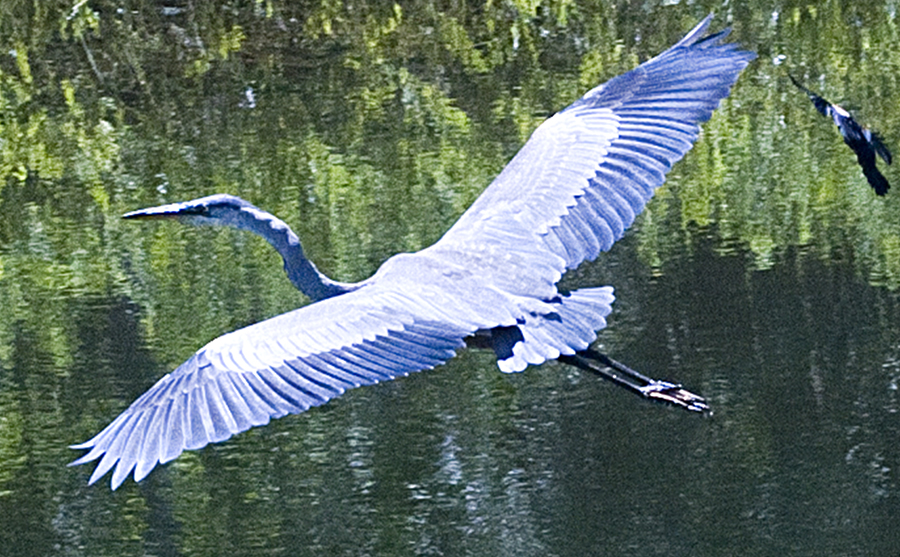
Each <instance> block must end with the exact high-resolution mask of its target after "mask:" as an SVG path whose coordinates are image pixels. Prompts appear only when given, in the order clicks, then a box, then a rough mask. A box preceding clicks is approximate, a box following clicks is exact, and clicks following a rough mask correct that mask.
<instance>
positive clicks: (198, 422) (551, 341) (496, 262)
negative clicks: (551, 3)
mask: <svg viewBox="0 0 900 557" xmlns="http://www.w3.org/2000/svg"><path fill="white" fill-rule="evenodd" d="M709 19H710V18H707V19H706V20H704V21H703V22H702V23H701V24H700V25H698V26H697V27H696V28H695V29H694V30H692V31H691V32H690V33H689V34H688V35H687V36H686V37H685V38H683V39H682V40H681V41H680V42H679V43H678V44H676V45H675V46H673V47H672V48H670V49H669V50H667V51H666V52H664V53H663V54H661V55H659V56H657V57H656V58H654V59H652V60H649V61H647V62H646V63H644V64H642V65H641V66H640V67H638V68H636V69H635V70H633V71H631V72H628V73H627V74H624V75H622V76H619V77H617V78H615V79H613V80H611V81H609V82H608V83H606V84H605V85H603V86H600V87H597V88H595V89H593V90H591V91H589V92H588V93H587V94H585V96H584V97H582V98H581V99H580V100H578V101H576V102H575V103H573V104H572V105H571V106H569V107H568V108H566V109H565V110H563V111H561V112H559V113H558V114H556V115H555V116H553V117H552V118H550V119H549V120H547V121H546V122H545V123H544V124H542V125H541V126H540V127H539V128H538V129H537V130H536V131H535V132H534V134H533V135H532V137H531V139H530V140H529V141H528V142H527V143H526V145H525V146H524V147H523V148H522V150H521V151H520V152H519V153H518V154H517V155H516V157H515V158H514V159H513V160H512V161H511V162H510V163H509V165H507V167H506V168H505V169H504V170H503V172H502V173H501V174H500V175H499V176H498V177H497V179H496V180H494V182H493V183H492V184H491V185H490V187H488V188H487V189H486V190H485V192H484V193H483V194H482V195H481V197H480V198H479V199H478V200H476V202H475V203H474V204H473V205H472V206H471V207H470V208H469V209H468V210H467V211H466V212H465V214H464V215H463V216H462V217H461V218H460V219H459V221H458V222H457V223H456V224H455V225H454V226H453V227H452V228H451V229H450V230H449V231H448V232H447V233H446V234H445V235H444V236H443V238H441V239H440V240H439V241H438V242H437V243H436V244H434V245H433V246H431V247H429V248H426V249H424V250H422V251H420V252H417V253H412V254H399V255H395V256H394V257H391V258H390V259H388V260H387V261H385V262H384V264H383V265H382V266H381V267H380V268H379V270H378V271H377V272H376V273H375V275H373V276H372V277H371V278H369V279H367V280H365V281H362V282H360V283H355V284H349V283H340V282H336V281H332V280H331V279H329V278H328V277H325V276H324V275H323V274H322V273H320V272H319V271H318V270H317V269H316V268H315V266H314V265H313V264H312V263H311V262H309V261H308V260H307V259H306V257H305V255H304V254H303V250H302V248H301V247H300V243H299V240H298V239H297V237H296V235H294V233H293V232H291V231H290V229H289V228H288V227H287V226H286V225H285V224H284V223H283V222H282V221H280V220H279V219H277V218H275V217H274V216H272V215H269V214H268V213H265V212H264V211H261V210H260V209H258V208H256V207H254V206H252V205H250V204H249V203H247V202H246V201H243V200H240V199H238V198H235V197H232V196H227V195H214V196H210V197H207V198H202V199H197V200H194V201H189V202H184V203H173V204H170V205H164V206H161V207H156V208H151V209H146V210H142V211H135V212H134V213H129V214H128V215H126V217H127V218H153V217H156V218H177V219H179V220H181V221H183V222H186V223H189V224H208V225H225V226H232V227H236V228H241V229H245V230H249V231H251V232H254V233H256V234H259V235H261V236H263V237H264V238H266V239H267V240H268V241H269V243H271V244H272V246H273V247H274V248H275V249H276V250H278V252H279V253H280V254H281V256H282V258H283V259H284V261H285V270H286V271H287V273H288V276H289V278H290V279H291V281H292V282H293V283H294V285H295V286H297V288H299V289H300V290H302V291H303V292H304V293H306V294H307V295H308V296H309V297H310V299H311V300H312V301H313V302H314V303H312V304H310V305H307V306H305V307H302V308H300V309H297V310H294V311H291V312H288V313H286V314H283V315H279V316H277V317H273V318H271V319H268V320H266V321H263V322H260V323H257V324H255V325H251V326H249V327H246V328H244V329H240V330H238V331H234V332H232V333H229V334H226V335H223V336H221V337H219V338H217V339H215V340H213V341H212V342H210V343H209V344H207V345H206V346H205V347H203V348H201V349H200V350H199V351H198V352H197V353H196V354H195V355H194V356H193V357H191V359H189V360H188V361H187V362H185V363H184V364H182V365H181V366H179V367H178V368H177V369H176V370H174V371H173V372H172V373H170V374H169V375H166V376H165V377H163V378H162V379H160V381H159V382H158V383H157V384H156V385H154V386H153V387H152V388H151V389H150V390H148V391H147V392H146V393H145V394H144V395H142V396H141V397H140V398H139V399H138V400H136V401H135V402H134V403H133V404H132V405H131V406H130V407H129V408H128V409H127V410H126V411H125V412H123V413H122V414H121V415H120V416H119V417H118V418H116V420H114V421H113V422H112V423H111V424H110V425H109V426H107V427H106V428H105V429H104V430H103V431H101V432H100V433H99V434H98V435H97V436H96V437H94V438H93V439H91V440H90V441H87V442H85V443H83V444H81V445H77V446H76V447H75V448H81V449H90V450H89V452H88V453H87V454H85V455H84V456H83V457H81V458H80V459H78V460H77V461H75V463H73V464H81V463H84V462H89V461H91V460H94V459H97V458H100V459H101V460H100V463H99V464H98V465H97V468H96V469H95V471H94V473H93V475H92V476H91V479H90V481H91V482H94V481H96V480H97V479H99V478H100V477H101V476H103V475H104V474H105V473H106V472H108V471H109V470H110V469H113V468H115V471H114V472H113V476H112V485H113V487H114V488H115V487H117V486H118V485H120V484H121V482H122V481H124V479H125V478H126V477H127V476H128V474H129V473H131V471H132V470H133V471H134V476H135V479H136V480H140V479H141V478H143V477H144V476H146V474H148V473H149V472H150V470H152V469H153V468H154V467H155V466H156V464H157V463H165V462H167V461H169V460H171V459H173V458H175V457H176V456H178V455H179V454H180V453H181V452H182V451H183V450H185V449H196V448H199V447H202V446H205V445H206V444H208V443H212V442H217V441H222V440H224V439H226V438H228V437H230V436H231V435H233V434H235V433H237V432H240V431H244V430H246V429H248V428H250V427H252V426H256V425H262V424H265V423H267V422H268V421H269V420H270V419H271V418H276V417H279V416H283V415H285V414H289V413H298V412H302V411H304V410H306V409H308V408H309V407H311V406H316V405H319V404H323V403H325V402H327V401H328V400H330V399H332V398H334V397H336V396H339V395H340V394H341V393H343V392H344V391H345V390H346V389H349V388H353V387H357V386H360V385H366V384H371V383H376V382H379V381H384V380H389V379H393V378H396V377H398V376H402V375H406V374H408V373H410V372H414V371H419V370H422V369H428V368H432V367H434V366H437V365H439V364H441V363H443V362H445V361H447V360H448V359H450V358H451V357H453V356H454V354H455V351H456V350H458V349H460V348H462V347H464V346H465V345H466V343H467V342H468V343H469V344H471V345H476V346H482V347H488V348H491V349H493V350H494V351H495V353H496V354H497V357H498V365H499V366H500V368H501V369H502V370H503V371H519V370H522V369H524V368H525V367H526V366H527V365H529V364H540V363H543V362H545V361H547V360H551V359H556V358H559V359H561V360H562V361H565V362H567V363H571V364H574V365H578V366H580V367H584V368H587V369H591V370H592V371H597V372H598V373H601V374H602V375H604V376H605V377H607V378H609V379H611V380H613V381H615V382H616V383H618V384H620V385H622V386H625V387H627V388H629V389H631V390H633V391H636V392H639V393H640V394H642V395H644V396H647V397H651V398H655V399H658V400H663V401H666V402H670V403H673V404H676V405H680V406H683V407H685V408H688V409H692V410H703V409H705V408H707V407H706V405H705V403H704V402H703V399H702V398H700V397H698V396H696V395H694V394H692V393H690V392H688V391H685V390H684V389H681V388H680V386H678V385H673V384H670V383H666V382H661V381H655V380H652V379H649V378H647V377H644V376H643V375H640V374H639V373H637V372H634V371H633V370H630V369H629V368H627V367H625V366H622V365H621V364H618V363H617V362H614V361H613V360H610V359H608V358H606V357H605V356H602V355H599V354H597V353H594V352H592V351H591V350H590V349H589V345H590V343H591V342H593V341H594V339H595V338H596V331H598V330H599V329H602V328H603V327H605V325H606V320H605V318H606V316H607V315H608V314H609V312H610V311H611V309H612V308H611V303H612V301H613V295H612V288H611V287H608V286H606V287H598V288H585V289H581V290H577V291H575V292H571V293H561V292H559V291H558V290H557V286H556V284H557V282H558V281H559V279H560V278H561V277H562V275H563V274H564V273H565V272H566V270H568V269H572V268H575V267H577V266H578V265H579V264H580V263H581V262H583V261H584V260H589V259H594V258H595V257H597V255H598V254H599V253H600V252H601V251H603V250H607V249H609V248H610V247H611V246H612V244H613V242H615V241H616V240H617V239H618V238H620V237H621V236H622V234H623V233H624V231H625V229H626V228H627V227H628V226H629V225H630V224H631V223H632V222H633V220H634V218H635V216H636V215H637V214H638V213H639V212H640V211H641V210H642V209H643V207H644V205H645V204H646V202H647V201H648V200H649V199H650V197H651V196H652V195H653V191H654V190H655V188H656V187H658V186H659V185H661V184H662V183H663V181H664V180H665V173H666V172H667V171H668V170H669V168H670V167H671V165H672V164H673V163H674V162H675V161H677V160H678V159H680V158H681V157H682V156H683V155H684V153H685V152H687V151H688V149H690V147H691V145H692V143H693V141H694V140H695V139H696V136H697V133H698V124H699V123H700V122H703V121H705V120H706V119H708V118H709V117H710V115H711V114H712V111H713V110H714V109H715V107H716V106H717V105H718V103H719V101H720V100H721V99H722V98H724V97H725V96H727V94H728V92H729V90H730V87H731V85H732V84H733V83H734V81H735V80H736V79H737V76H738V74H739V73H740V71H741V70H742V69H743V68H744V67H745V66H746V65H747V63H749V61H750V60H752V59H753V57H754V56H755V55H754V54H753V53H751V52H746V51H740V50H737V48H736V47H735V46H734V45H733V44H723V43H722V39H723V38H724V36H725V35H726V33H724V32H723V33H719V34H716V35H712V36H708V37H703V34H704V32H705V30H706V28H707V26H708V24H709ZM596 362H599V363H600V364H601V366H600V367H603V366H611V367H612V371H601V370H599V369H595V367H596Z"/></svg>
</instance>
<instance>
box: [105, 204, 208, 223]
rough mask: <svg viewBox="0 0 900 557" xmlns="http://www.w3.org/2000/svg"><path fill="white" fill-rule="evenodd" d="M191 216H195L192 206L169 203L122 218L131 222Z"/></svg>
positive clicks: (140, 210)
mask: <svg viewBox="0 0 900 557" xmlns="http://www.w3.org/2000/svg"><path fill="white" fill-rule="evenodd" d="M191 214H195V211H191V206H190V205H188V204H186V203H169V204H167V205H160V206H158V207H149V208H147V209H138V210H137V211H131V212H130V213H125V214H124V215H122V218H123V219H129V220H132V219H133V220H138V219H140V220H151V219H174V218H178V217H183V216H186V215H191Z"/></svg>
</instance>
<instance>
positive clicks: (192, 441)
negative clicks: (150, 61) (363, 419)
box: [72, 287, 478, 489]
mask: <svg viewBox="0 0 900 557" xmlns="http://www.w3.org/2000/svg"><path fill="white" fill-rule="evenodd" d="M423 307H424V308H429V307H432V306H431V305H430V304H425V303H423V302H422V300H421V299H418V298H417V297H416V296H408V295H405V294H400V293H398V292H384V291H383V290H382V289H379V288H377V287H368V288H367V287H363V288H361V289H360V290H357V291H354V292H351V293H349V294H345V295H342V296H338V297H335V298H329V299H327V300H323V301H321V302H318V303H316V304H313V305H309V306H306V307H303V308H300V309H298V310H295V311H292V312H289V313H286V314H284V315H280V316H278V317H275V318H272V319H269V320H267V321H263V322H261V323H257V324H256V325H251V326H249V327H246V328H244V329H240V330H238V331H235V332H233V333H229V334H227V335H224V336H222V337H219V338H217V339H216V340H214V341H212V342H210V343H209V344H207V345H206V346H205V347H203V348H202V349H200V350H199V351H198V352H197V353H196V354H194V356H192V357H191V358H190V359H189V360H188V361H187V362H185V363H184V364H182V365H181V366H179V367H178V368H177V369H176V370H175V371H173V372H172V373H170V374H168V375H166V376H165V377H163V378H162V379H160V380H159V381H158V382H157V383H156V384H155V385H154V386H153V387H151V388H150V389H149V390H148V391H147V392H146V393H144V394H143V395H142V396H141V397H140V398H138V399H137V400H136V401H135V402H134V403H133V404H132V405H131V406H130V407H129V408H128V409H127V410H126V411H125V412H123V413H122V414H121V415H120V416H119V417H118V418H116V420H115V421H113V422H112V423H111V424H110V425H109V426H107V427H106V428H105V429H104V430H103V431H101V432H100V433H99V434H98V435H97V436H96V437H94V438H93V439H91V440H90V441H87V442H85V443H82V444H80V445H75V446H73V448H75V449H90V451H89V452H88V453H87V454H85V455H84V456H82V457H81V458H79V459H78V460H76V461H74V462H73V463H72V465H77V464H83V463H85V462H90V461H92V460H95V459H97V458H100V457H101V456H102V459H101V460H100V462H99V464H98V465H97V468H96V469H95V470H94V473H93V475H92V476H91V479H90V483H94V482H95V481H97V480H98V479H99V478H101V477H102V476H103V475H104V474H106V473H107V472H108V471H109V470H110V469H112V468H113V467H115V471H114V472H113V476H112V482H111V483H112V487H113V489H115V488H117V487H118V486H119V485H120V484H121V483H122V482H123V481H124V480H125V478H126V477H127V476H128V474H129V473H130V472H131V471H132V470H134V479H135V481H139V480H141V479H142V478H143V477H144V476H146V475H147V474H148V473H149V472H150V470H152V469H153V467H155V466H156V464H157V463H165V462H168V461H170V460H172V459H174V458H175V457H176V456H178V455H179V454H181V452H182V451H184V450H189V449H198V448H200V447H203V446H205V445H207V444H209V443H215V442H218V441H222V440H224V439H227V438H229V437H231V436H232V435H234V434H235V433H238V432H241V431H244V430H247V429H249V428H250V427H253V426H258V425H263V424H266V423H268V422H269V420H270V419H272V418H278V417H281V416H284V415H286V414H295V413H298V412H303V411H304V410H306V409H308V408H310V407H312V406H318V405H320V404H323V403H325V402H327V401H328V400H330V399H332V398H335V397H337V396H339V395H341V394H342V393H343V392H344V391H345V390H347V389H351V388H353V387H358V386H361V385H370V384H373V383H378V382H380V381H387V380H390V379H394V378H396V377H400V376H404V375H407V374H409V373H411V372H414V371H419V370H423V369H430V368H433V367H434V366H436V365H439V364H441V363H443V362H445V361H447V360H448V359H450V358H452V357H453V356H454V354H455V351H456V349H458V348H461V347H462V346H464V342H463V339H464V338H465V337H466V336H467V335H469V334H471V333H473V332H474V331H475V330H476V329H477V328H478V324H476V323H468V324H467V323H465V322H463V321H461V320H460V319H459V317H458V315H446V312H444V315H441V314H440V313H439V310H437V309H435V310H433V311H428V310H425V311H423V310H422V309H421V308H423ZM338 315H340V316H342V318H338V317H336V316H338Z"/></svg>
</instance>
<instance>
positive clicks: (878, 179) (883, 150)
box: [788, 74, 891, 195]
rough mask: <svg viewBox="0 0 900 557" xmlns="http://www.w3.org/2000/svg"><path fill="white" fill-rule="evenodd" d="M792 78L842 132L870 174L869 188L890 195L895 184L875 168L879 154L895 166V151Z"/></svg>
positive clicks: (835, 106)
mask: <svg viewBox="0 0 900 557" xmlns="http://www.w3.org/2000/svg"><path fill="white" fill-rule="evenodd" d="M788 77H789V78H791V81H793V82H794V85H796V86H797V87H799V88H800V90H801V91H803V92H804V93H806V95H807V96H808V97H809V100H811V101H812V103H813V104H814V105H815V106H816V110H818V111H819V112H820V113H822V116H824V117H826V118H831V119H832V120H834V124H835V125H836V126H837V127H838V129H839V130H840V131H841V137H843V138H844V143H846V144H847V145H849V146H850V148H851V149H853V152H854V153H856V160H857V161H859V165H860V166H861V167H862V169H863V174H865V175H866V179H867V180H868V181H869V185H870V186H872V187H873V188H875V193H876V194H878V195H884V194H886V193H887V191H888V188H890V187H891V185H890V184H888V181H887V178H885V177H884V175H883V174H882V173H881V172H880V171H879V170H878V167H877V166H875V154H876V153H878V156H880V157H881V158H882V159H884V162H886V163H888V164H891V152H890V151H888V148H887V147H885V146H884V143H882V142H881V138H880V137H878V135H877V134H876V133H875V132H873V131H872V130H870V129H868V128H864V127H862V126H860V125H859V124H858V123H857V122H856V120H854V119H853V117H852V116H850V113H849V112H847V111H846V110H844V109H843V108H841V107H840V106H838V105H836V104H833V103H830V102H828V101H827V100H825V99H823V98H822V97H820V96H819V95H817V94H815V93H813V92H812V91H810V90H809V89H807V88H806V87H804V86H802V85H800V83H799V82H797V80H796V79H794V76H792V75H791V74H788Z"/></svg>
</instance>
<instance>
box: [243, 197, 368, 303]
mask: <svg viewBox="0 0 900 557" xmlns="http://www.w3.org/2000/svg"><path fill="white" fill-rule="evenodd" d="M230 224H232V225H233V226H235V227H237V228H241V229H243V230H247V231H249V232H253V233H255V234H258V235H259V236H262V237H263V238H265V240H266V241H267V242H269V243H270V244H271V245H272V247H274V248H275V249H276V250H278V253H280V254H281V257H282V259H284V270H285V272H286V273H287V275H288V278H289V279H290V280H291V282H292V283H294V286H296V287H297V288H298V289H299V290H300V291H301V292H303V293H304V294H306V295H307V296H308V297H309V298H310V299H311V300H313V301H319V300H324V299H325V298H330V297H332V296H336V295H338V294H344V293H345V292H349V291H351V290H354V289H355V288H356V286H357V285H355V284H349V283H343V282H337V281H333V280H331V279H330V278H328V277H327V276H325V275H324V274H322V272H321V271H319V270H318V269H317V268H316V266H315V265H313V263H312V261H310V260H309V259H307V258H306V254H304V253H303V247H302V246H301V245H300V239H299V238H298V237H297V235H296V234H294V231H293V230H291V228H290V227H289V226H288V225H287V224H286V223H285V222H284V221H282V220H281V219H279V218H278V217H275V216H273V215H270V214H269V213H266V212H265V211H262V210H260V209H257V208H255V207H252V208H248V207H245V208H243V209H242V210H241V211H240V214H239V216H238V217H237V218H236V219H235V221H233V222H231V223H230Z"/></svg>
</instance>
